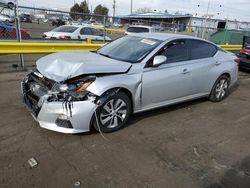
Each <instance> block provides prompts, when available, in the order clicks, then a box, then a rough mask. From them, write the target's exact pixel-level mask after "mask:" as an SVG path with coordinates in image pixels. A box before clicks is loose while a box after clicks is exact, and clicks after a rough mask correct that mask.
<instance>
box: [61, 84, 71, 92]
mask: <svg viewBox="0 0 250 188" xmlns="http://www.w3.org/2000/svg"><path fill="white" fill-rule="evenodd" d="M68 89H69V86H68V85H67V84H62V85H60V86H59V90H60V91H61V92H65V91H67V90H68Z"/></svg>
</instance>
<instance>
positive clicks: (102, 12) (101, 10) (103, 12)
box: [94, 4, 109, 16]
mask: <svg viewBox="0 0 250 188" xmlns="http://www.w3.org/2000/svg"><path fill="white" fill-rule="evenodd" d="M108 13H109V9H108V8H107V7H105V6H102V5H101V4H100V5H97V6H96V7H95V10H94V14H99V15H104V16H107V15H108Z"/></svg>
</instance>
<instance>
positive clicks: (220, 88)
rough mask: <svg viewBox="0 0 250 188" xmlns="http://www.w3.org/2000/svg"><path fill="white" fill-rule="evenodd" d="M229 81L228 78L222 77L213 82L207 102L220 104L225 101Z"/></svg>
mask: <svg viewBox="0 0 250 188" xmlns="http://www.w3.org/2000/svg"><path fill="white" fill-rule="evenodd" d="M229 85H230V80H229V78H228V76H226V75H222V76H221V77H219V78H218V79H217V81H216V82H215V84H214V86H213V89H212V91H211V94H210V96H209V100H210V101H212V102H220V101H222V100H223V99H225V98H226V97H227V95H228V92H229Z"/></svg>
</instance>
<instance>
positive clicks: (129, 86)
mask: <svg viewBox="0 0 250 188" xmlns="http://www.w3.org/2000/svg"><path fill="white" fill-rule="evenodd" d="M113 88H124V89H126V90H128V91H129V92H130V93H131V95H132V101H133V103H134V104H133V106H134V109H135V110H137V109H138V108H140V101H141V100H140V98H141V73H136V74H116V75H111V76H104V77H97V78H96V80H95V81H94V82H93V83H92V84H91V85H90V86H89V87H88V88H87V90H88V91H89V92H91V93H93V94H95V95H97V96H101V95H102V94H103V93H105V92H106V91H108V90H110V89H113Z"/></svg>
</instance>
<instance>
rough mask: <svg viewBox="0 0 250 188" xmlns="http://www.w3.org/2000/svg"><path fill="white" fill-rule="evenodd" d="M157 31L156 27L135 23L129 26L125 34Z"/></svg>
mask: <svg viewBox="0 0 250 188" xmlns="http://www.w3.org/2000/svg"><path fill="white" fill-rule="evenodd" d="M153 32H155V29H154V28H153V27H150V26H145V25H133V26H129V27H128V29H127V31H126V32H125V34H127V35H129V34H134V33H153Z"/></svg>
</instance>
